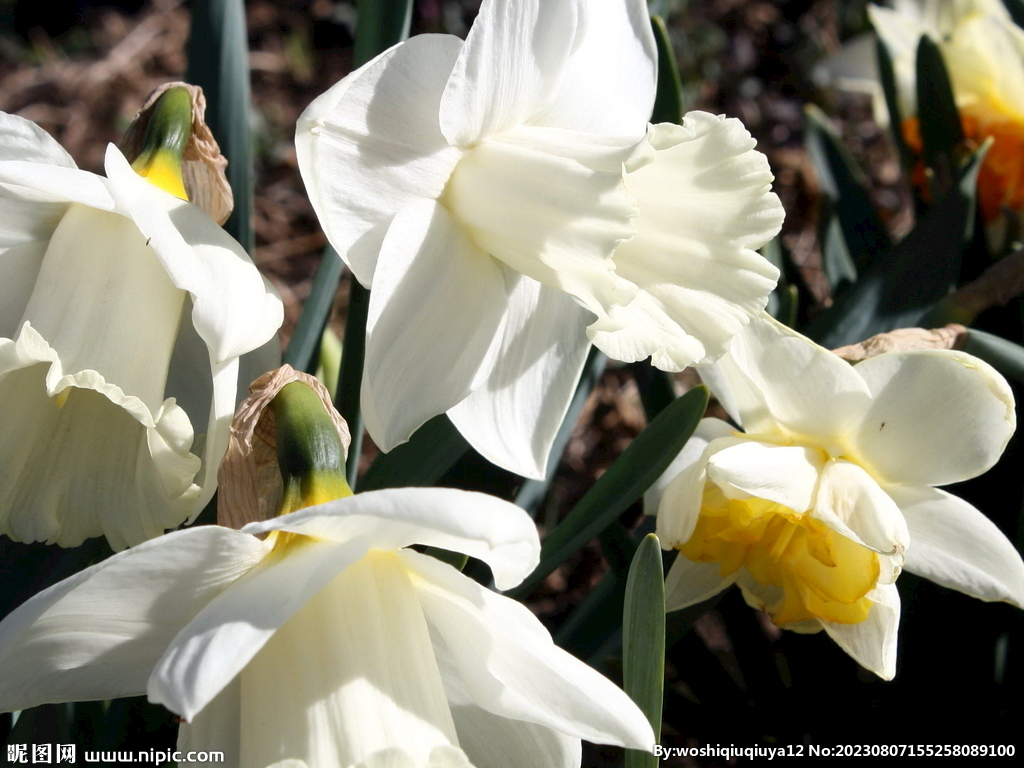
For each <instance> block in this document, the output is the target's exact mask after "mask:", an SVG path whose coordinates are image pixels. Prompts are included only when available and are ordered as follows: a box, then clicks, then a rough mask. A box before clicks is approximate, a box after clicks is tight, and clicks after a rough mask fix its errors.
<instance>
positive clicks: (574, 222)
mask: <svg viewBox="0 0 1024 768" xmlns="http://www.w3.org/2000/svg"><path fill="white" fill-rule="evenodd" d="M630 152H631V145H629V144H626V143H616V142H614V141H609V140H608V139H607V137H602V136H592V135H589V134H585V133H580V132H566V131H556V130H551V129H550V128H544V127H537V126H525V127H521V128H516V129H514V130H510V131H506V132H505V133H502V134H499V135H498V136H494V137H490V138H488V139H486V140H484V141H482V142H481V143H479V144H477V145H476V146H474V147H473V148H472V149H471V150H469V151H468V152H467V153H466V155H465V156H464V157H463V158H462V160H461V161H459V164H458V166H457V167H456V168H455V171H454V172H453V173H452V177H451V181H450V182H449V184H448V188H447V190H446V192H445V198H444V202H445V205H446V206H447V207H448V209H449V210H451V212H452V216H453V217H454V218H455V219H456V220H457V221H458V222H459V223H460V224H462V225H463V226H464V227H465V228H466V229H467V231H468V232H469V234H470V235H471V237H472V239H473V241H474V242H475V243H476V244H477V245H478V246H479V247H480V248H481V249H483V250H484V251H486V252H487V253H489V254H491V255H492V256H493V257H494V258H496V259H499V260H501V261H503V262H504V263H505V264H507V265H508V266H509V267H511V268H512V269H514V270H516V271H517V272H521V273H523V274H524V275H528V276H529V277H532V278H533V279H535V280H539V281H540V282H541V283H544V284H545V285H548V286H551V287H553V288H558V289H559V290H562V291H565V292H566V293H568V294H570V295H572V296H574V297H575V298H576V299H577V301H579V302H580V303H581V304H582V305H583V306H585V307H586V308H587V309H589V310H590V311H592V312H594V313H595V314H596V315H598V319H599V327H601V328H606V327H610V326H609V323H610V321H609V320H608V315H609V313H610V312H611V311H612V308H613V307H615V306H618V305H620V304H626V303H628V302H629V301H631V300H632V299H633V297H634V296H635V295H636V286H635V285H633V284H632V283H630V282H629V281H628V280H625V279H623V278H622V277H619V276H618V275H616V274H615V264H614V263H613V261H612V260H611V256H612V253H613V252H614V251H615V248H616V246H618V244H619V243H621V242H622V241H623V240H627V239H628V238H630V237H632V236H633V234H634V231H635V230H634V228H633V224H632V219H633V217H634V216H635V215H636V205H635V204H634V202H633V200H632V199H631V198H630V197H629V195H628V194H626V189H625V186H624V185H623V183H622V165H621V163H619V162H615V158H616V157H618V158H619V159H620V160H621V159H622V158H625V157H627V156H628V154H629V153H630ZM614 327H618V326H614Z"/></svg>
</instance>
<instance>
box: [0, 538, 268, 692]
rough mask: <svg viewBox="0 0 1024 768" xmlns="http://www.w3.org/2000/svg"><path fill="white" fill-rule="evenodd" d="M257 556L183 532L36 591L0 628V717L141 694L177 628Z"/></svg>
mask: <svg viewBox="0 0 1024 768" xmlns="http://www.w3.org/2000/svg"><path fill="white" fill-rule="evenodd" d="M265 551H266V547H265V545H264V544H263V543H262V542H261V541H259V540H258V539H256V538H254V537H252V536H246V535H245V534H242V533H239V532H237V531H232V530H230V529H227V528H216V527H207V528H196V529H190V530H186V531H180V532H177V533H172V534H168V535H167V536H161V537H160V538H158V539H154V540H152V541H148V542H144V543H142V544H140V545H139V546H137V547H134V548H133V549H129V550H127V551H125V552H121V553H120V554H117V555H114V556H113V557H110V558H108V559H107V560H104V561H103V562H102V563H99V564H98V565H94V566H92V567H91V568H87V569H86V570H84V571H82V572H81V573H78V574H76V575H74V576H72V577H70V578H68V579H65V580H64V581H62V582H60V583H59V584H57V585H55V586H53V587H50V588H49V589H47V590H45V591H43V592H40V593H39V594H38V595H36V596H35V597H33V598H32V599H31V600H29V601H28V602H26V603H24V604H23V605H22V606H21V607H19V608H18V609H16V610H15V611H14V612H12V613H11V614H10V615H8V616H7V618H6V619H4V621H3V623H2V624H0V664H2V665H3V669H4V674H3V676H2V678H0V710H3V711H5V712H9V711H13V710H18V709H24V708H27V707H34V706H37V705H39V704H45V703H48V702H64V701H69V700H74V701H91V700H95V699H112V698H117V697H120V696H137V695H139V694H141V693H143V692H145V690H146V679H147V677H148V676H149V673H150V672H151V671H152V669H153V665H154V664H155V663H156V661H157V659H158V658H159V656H160V653H161V652H162V651H163V649H164V648H165V647H166V646H167V644H168V643H169V642H170V641H171V639H172V638H173V637H174V635H175V634H176V633H177V632H178V630H180V629H181V628H182V627H183V626H185V625H186V624H187V623H188V622H189V621H190V620H191V619H192V618H193V617H194V616H195V615H196V614H198V613H199V612H200V611H202V609H203V608H204V607H205V606H206V605H208V604H209V603H210V601H211V600H212V599H214V598H215V597H216V596H217V595H218V594H220V593H221V592H222V591H223V590H224V589H225V588H226V587H227V586H228V585H230V584H232V583H233V582H235V581H236V580H237V579H238V578H239V577H240V576H241V575H242V574H244V573H245V572H246V571H247V570H248V569H249V568H250V567H251V566H252V565H254V564H255V563H257V562H258V561H259V560H260V559H261V558H262V557H263V555H264V553H265Z"/></svg>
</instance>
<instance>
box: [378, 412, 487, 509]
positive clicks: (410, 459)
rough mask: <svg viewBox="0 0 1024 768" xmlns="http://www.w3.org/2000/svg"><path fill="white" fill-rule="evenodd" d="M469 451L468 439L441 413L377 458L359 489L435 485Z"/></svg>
mask: <svg viewBox="0 0 1024 768" xmlns="http://www.w3.org/2000/svg"><path fill="white" fill-rule="evenodd" d="M468 450H469V443H467V442H466V438H464V437H463V436H462V435H461V434H460V433H459V430H457V429H456V428H455V425H454V424H452V422H451V419H449V418H448V417H447V416H446V415H445V414H443V413H442V414H441V415H440V416H435V417H434V418H432V419H431V420H430V421H428V422H427V423H426V424H424V425H423V426H422V427H420V428H419V429H417V430H416V432H414V433H413V436H412V437H411V438H409V442H407V443H403V444H402V445H400V446H398V447H397V448H395V449H394V450H393V451H391V453H385V454H382V455H380V456H378V457H377V460H376V461H374V462H373V464H371V465H370V468H369V469H368V470H367V471H366V474H365V475H363V480H362V482H361V483H360V484H359V489H360V490H362V491H374V490H377V489H379V488H407V487H413V486H426V485H432V484H433V483H434V482H436V481H437V479H438V478H439V477H441V475H443V474H444V473H445V472H447V471H448V470H449V469H450V468H451V466H452V465H453V464H455V462H456V461H457V460H458V459H459V457H460V456H462V454H464V453H465V452H466V451H468Z"/></svg>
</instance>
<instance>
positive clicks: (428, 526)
mask: <svg viewBox="0 0 1024 768" xmlns="http://www.w3.org/2000/svg"><path fill="white" fill-rule="evenodd" d="M242 530H243V531H245V532H246V533H252V534H260V533H266V532H267V531H276V530H282V531H290V532H292V533H301V534H304V535H306V536H311V537H313V538H317V539H329V540H331V541H336V542H347V541H363V540H366V541H369V542H370V544H371V545H372V546H374V547H377V548H380V549H399V548H401V547H408V546H412V545H413V544H424V545H427V546H434V547H440V548H442V549H448V550H451V551H454V552H462V553H464V554H467V555H470V556H471V557H475V558H477V559H479V560H483V561H484V562H485V563H487V564H488V565H489V566H490V567H491V571H492V572H493V573H494V580H495V583H496V584H497V586H498V588H499V589H511V588H512V587H514V586H515V585H517V584H518V583H519V582H521V581H522V580H523V579H524V578H526V576H527V575H528V574H529V573H530V572H531V571H532V570H533V569H534V568H535V567H536V566H537V563H538V562H539V561H540V540H539V538H538V537H537V529H536V526H535V525H534V523H533V521H532V520H531V519H530V516H529V515H527V514H526V513H525V512H523V510H521V509H519V507H517V506H515V505H514V504H511V503H509V502H507V501H502V500H501V499H498V498H495V497H494V496H489V495H487V494H484V493H475V492H471V491H460V490H455V489H453V488H389V489H386V490H382V491H367V492H366V493H359V494H356V495H355V496H350V497H348V498H345V499H338V500H336V501H329V502H327V503H326V504H320V505H318V506H315V507H306V508H305V509H301V510H299V511H298V512H293V513H291V514H290V515H283V516H281V517H276V518H273V519H271V520H265V521H263V522H259V523H250V524H249V525H247V526H246V527H245V528H243V529H242Z"/></svg>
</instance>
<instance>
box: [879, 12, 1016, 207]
mask: <svg viewBox="0 0 1024 768" xmlns="http://www.w3.org/2000/svg"><path fill="white" fill-rule="evenodd" d="M868 10H869V13H870V16H871V21H872V23H873V24H874V27H875V30H876V31H877V32H878V35H879V37H881V39H882V41H883V42H884V43H885V45H886V46H887V47H888V49H889V51H890V53H891V56H892V59H893V69H894V72H895V75H896V81H897V96H898V98H899V102H900V109H901V111H902V113H903V114H902V117H903V125H902V126H900V128H901V130H902V132H903V134H904V137H905V138H906V139H907V142H908V144H909V145H910V146H911V148H913V149H915V150H916V151H918V152H920V151H921V149H922V144H921V134H920V128H919V125H918V119H917V74H916V72H917V67H916V57H917V45H918V41H919V40H920V38H921V36H922V35H927V36H929V37H931V38H932V39H933V40H934V41H935V42H936V43H937V44H938V46H939V49H940V50H941V51H942V55H943V58H944V59H945V62H946V68H947V70H948V71H949V76H950V79H951V80H952V84H953V94H954V97H955V98H956V103H957V108H958V109H959V111H960V122H961V124H962V126H963V130H964V135H965V137H966V138H967V139H968V140H969V141H971V142H972V143H973V144H974V145H975V146H978V145H981V144H982V143H983V142H984V141H985V139H986V138H988V137H990V136H991V137H992V138H993V139H994V143H993V145H992V147H991V148H990V149H989V152H988V154H987V155H986V156H985V160H984V163H983V164H982V167H981V170H980V171H979V174H978V200H979V204H980V206H981V211H982V214H983V216H984V219H985V221H986V222H994V221H996V220H997V219H999V218H1000V217H1001V216H1002V212H1003V208H1004V207H1005V208H1008V209H1009V210H1011V211H1013V212H1016V213H1020V212H1022V211H1024V160H1022V157H1024V31H1022V30H1021V29H1020V28H1019V27H1018V26H1017V25H1016V24H1015V23H1014V22H1013V20H1012V19H1011V18H1010V14H1009V12H1008V11H1007V10H1006V6H1005V5H1003V3H1002V1H1001V0H896V4H895V8H894V9H889V8H882V7H879V6H869V8H868Z"/></svg>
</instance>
